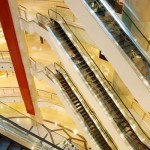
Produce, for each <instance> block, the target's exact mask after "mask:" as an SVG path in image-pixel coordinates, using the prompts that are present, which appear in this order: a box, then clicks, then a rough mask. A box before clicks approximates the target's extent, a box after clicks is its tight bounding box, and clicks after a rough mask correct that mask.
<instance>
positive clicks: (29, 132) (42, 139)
mask: <svg viewBox="0 0 150 150" xmlns="http://www.w3.org/2000/svg"><path fill="white" fill-rule="evenodd" d="M0 118H1V119H2V120H5V121H7V122H8V123H10V124H12V125H13V126H15V128H18V129H21V130H22V131H24V132H26V133H28V134H30V135H32V136H33V137H35V138H37V139H39V140H40V141H41V142H44V143H46V144H48V145H50V146H52V147H54V148H56V149H58V150H63V149H61V148H60V147H58V146H56V145H54V144H52V143H50V142H48V141H47V140H45V139H44V138H41V137H39V136H37V135H36V134H34V133H32V132H31V131H29V130H26V129H25V128H23V127H21V126H19V125H18V124H16V123H14V122H13V121H11V120H9V119H7V118H5V117H4V116H2V115H0Z"/></svg>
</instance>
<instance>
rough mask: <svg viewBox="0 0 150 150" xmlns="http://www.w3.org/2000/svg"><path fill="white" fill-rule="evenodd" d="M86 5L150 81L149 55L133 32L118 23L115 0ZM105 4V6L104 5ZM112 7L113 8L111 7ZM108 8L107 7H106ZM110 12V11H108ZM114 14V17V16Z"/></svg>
mask: <svg viewBox="0 0 150 150" xmlns="http://www.w3.org/2000/svg"><path fill="white" fill-rule="evenodd" d="M83 2H85V5H88V6H89V7H88V8H89V11H90V10H91V11H90V12H94V14H95V15H96V16H97V18H98V21H99V24H100V25H101V27H102V28H103V29H104V31H106V32H107V35H108V36H109V37H111V38H113V40H114V43H115V44H116V46H119V47H120V48H121V49H122V50H123V52H125V54H126V56H128V58H129V59H130V60H131V62H132V63H133V64H134V65H135V66H136V68H137V69H138V71H139V72H140V73H141V74H142V76H143V77H144V78H145V79H146V81H148V82H149V81H150V59H149V56H148V54H147V53H146V52H145V51H144V49H142V48H141V47H140V46H139V44H138V43H137V41H136V39H135V38H134V37H133V35H132V34H131V32H130V31H129V30H128V29H127V28H126V27H124V26H123V24H124V23H123V22H121V25H120V21H121V20H119V22H118V19H117V21H116V18H119V17H118V16H117V14H116V16H117V17H114V15H115V12H114V10H113V9H112V6H113V5H114V0H113V1H111V0H106V1H105V2H104V1H103V0H102V2H101V0H83ZM104 4H105V5H104ZM109 4H110V5H111V7H110V6H109ZM106 6H107V7H106ZM108 10H109V11H108ZM112 14H113V15H112Z"/></svg>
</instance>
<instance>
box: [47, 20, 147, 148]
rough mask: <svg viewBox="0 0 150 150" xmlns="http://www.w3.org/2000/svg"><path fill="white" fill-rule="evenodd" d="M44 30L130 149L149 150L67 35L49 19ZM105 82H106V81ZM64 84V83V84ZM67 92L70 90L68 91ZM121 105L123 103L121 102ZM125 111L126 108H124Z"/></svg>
mask: <svg viewBox="0 0 150 150" xmlns="http://www.w3.org/2000/svg"><path fill="white" fill-rule="evenodd" d="M46 28H47V29H48V28H50V29H51V30H52V32H53V33H54V35H55V36H56V37H57V39H59V41H60V43H61V45H62V46H63V47H64V49H65V50H66V52H67V53H68V54H69V56H70V58H71V59H72V61H73V62H74V64H75V65H76V67H77V68H78V70H79V71H80V72H81V74H82V76H83V78H84V79H85V80H86V81H87V83H88V86H90V88H91V89H92V90H93V92H94V93H95V94H96V95H97V97H98V98H99V101H100V102H101V103H102V105H103V106H104V107H105V108H106V110H107V112H108V113H109V115H110V116H111V118H112V119H113V120H114V122H115V123H116V125H117V126H118V128H119V130H120V131H121V132H122V134H123V135H124V137H125V138H126V140H127V141H128V142H129V143H130V145H131V147H132V148H134V149H136V150H149V148H148V147H147V145H146V144H148V145H149V143H143V142H142V140H141V139H140V138H139V137H138V136H137V134H136V132H135V131H134V130H133V128H132V127H131V125H130V124H129V122H128V121H127V119H126V118H125V117H124V115H123V114H122V112H121V111H120V109H119V108H118V106H117V104H116V103H115V102H114V101H113V99H112V97H111V96H110V95H109V94H108V92H107V91H106V90H105V88H104V87H103V85H102V84H101V83H100V81H99V80H98V78H97V77H96V75H95V73H94V72H93V71H92V69H91V68H90V67H89V65H88V64H87V62H86V61H85V59H84V58H83V56H82V55H81V54H80V52H79V51H78V48H77V46H75V45H74V44H73V43H72V41H71V40H70V38H69V37H68V36H67V34H66V33H65V32H64V30H63V29H62V27H61V26H60V24H59V23H58V22H57V21H55V20H54V19H51V22H50V23H48V24H47V25H46ZM61 79H62V78H61ZM104 79H105V77H104ZM105 82H107V80H106V81H105ZM64 84H66V83H65V82H64ZM66 86H67V85H66ZM67 89H68V88H67ZM68 91H70V90H69V89H68ZM70 92H71V91H70ZM71 94H72V93H71ZM121 103H123V102H122V101H121ZM123 105H124V103H123ZM124 107H125V105H124ZM125 109H127V108H126V107H125ZM129 113H130V112H129ZM132 117H133V116H132ZM135 122H136V120H135ZM137 125H138V128H139V129H140V130H141V131H142V133H143V134H144V136H146V138H147V139H148V140H149V137H147V135H146V133H145V132H144V131H143V130H142V128H141V127H140V126H139V124H138V123H137V124H136V126H137Z"/></svg>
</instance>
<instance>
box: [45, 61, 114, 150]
mask: <svg viewBox="0 0 150 150" xmlns="http://www.w3.org/2000/svg"><path fill="white" fill-rule="evenodd" d="M55 65H56V64H55ZM57 65H58V64H57ZM58 66H59V65H58ZM59 68H61V71H59V70H60V69H57V68H56V72H55V73H53V75H54V76H55V78H56V79H57V82H59V85H60V86H61V89H62V91H63V92H65V93H66V95H67V97H68V98H69V101H70V102H71V104H72V106H73V108H74V109H75V111H76V112H77V113H78V115H79V116H80V117H81V118H82V120H83V122H84V124H85V125H86V128H87V130H88V132H90V135H91V136H92V138H93V139H94V141H95V142H96V143H97V145H98V146H99V148H100V149H103V150H111V149H112V150H115V149H117V147H116V146H115V144H114V142H113V140H112V138H111V137H110V135H109V134H108V133H107V132H106V131H105V129H104V128H103V126H102V125H101V123H99V121H97V122H98V127H97V125H96V123H95V122H96V120H97V119H96V116H95V115H94V114H92V116H95V118H94V119H93V118H91V115H89V112H90V111H91V110H90V108H89V107H88V105H87V104H85V103H86V102H85V101H84V100H83V98H82V96H81V97H80V98H81V99H82V100H81V99H80V100H79V98H78V96H77V95H76V94H75V92H74V90H73V89H72V88H75V89H76V87H75V86H74V85H72V86H70V85H69V83H68V81H67V80H66V78H67V79H68V78H69V76H68V75H67V74H66V72H65V70H64V69H63V68H62V67H61V66H59ZM62 69H63V71H62ZM47 70H48V71H49V72H51V71H50V70H49V69H48V68H47ZM62 72H65V73H62ZM50 78H51V76H50ZM69 80H70V78H69ZM55 81H56V80H55ZM73 86H74V87H73ZM75 91H78V90H77V89H76V90H75ZM81 101H82V102H81ZM83 101H84V104H83ZM85 105H86V106H85ZM86 109H87V110H86ZM90 114H91V113H90ZM100 129H101V131H100ZM105 138H106V139H107V140H106V139H105ZM108 143H109V144H110V145H109V144H108Z"/></svg>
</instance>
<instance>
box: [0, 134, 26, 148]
mask: <svg viewBox="0 0 150 150" xmlns="http://www.w3.org/2000/svg"><path fill="white" fill-rule="evenodd" d="M0 150H29V149H28V148H26V147H24V146H22V145H20V144H19V143H17V142H15V141H13V140H11V139H10V138H8V137H6V136H4V135H2V134H0Z"/></svg>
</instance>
